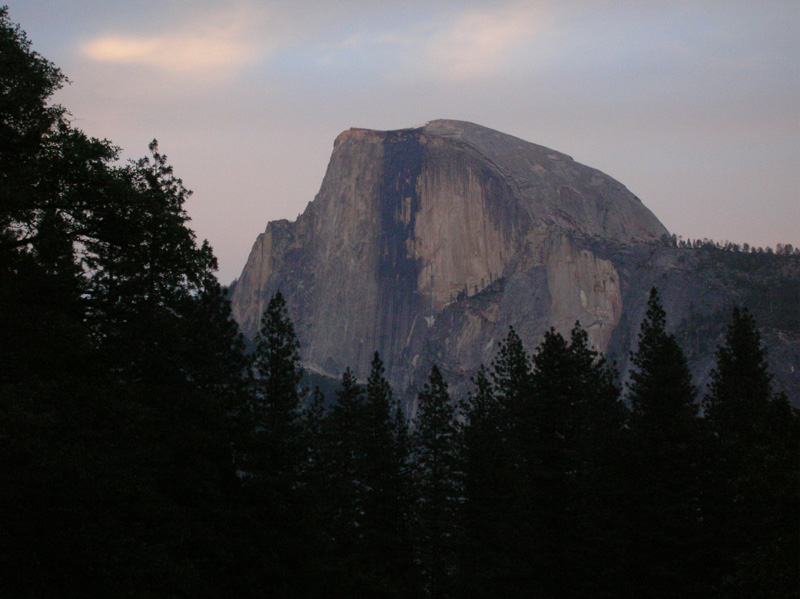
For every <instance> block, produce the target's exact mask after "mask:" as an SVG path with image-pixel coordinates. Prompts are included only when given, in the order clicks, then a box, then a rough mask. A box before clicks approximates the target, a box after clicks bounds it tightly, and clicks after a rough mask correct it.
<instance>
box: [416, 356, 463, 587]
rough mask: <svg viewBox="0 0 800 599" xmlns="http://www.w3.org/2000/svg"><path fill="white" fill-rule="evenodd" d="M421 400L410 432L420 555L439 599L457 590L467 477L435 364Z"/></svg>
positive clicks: (447, 396)
mask: <svg viewBox="0 0 800 599" xmlns="http://www.w3.org/2000/svg"><path fill="white" fill-rule="evenodd" d="M417 404H418V405H417V415H416V418H415V419H414V424H415V427H416V428H415V430H414V432H413V433H412V435H411V451H412V459H413V463H414V473H413V485H414V506H415V531H416V532H415V539H416V554H417V559H418V563H419V565H420V569H421V572H422V577H423V582H424V586H425V589H426V590H427V593H428V595H429V596H430V597H432V598H434V599H440V598H442V597H449V596H451V593H452V587H453V576H454V568H455V539H454V535H455V534H456V525H457V518H458V512H459V505H460V502H461V497H462V481H461V479H462V477H461V466H460V456H459V451H458V438H457V425H456V420H455V409H454V407H453V405H452V403H451V401H450V393H449V391H448V385H447V383H446V382H445V381H444V379H443V378H442V374H441V372H440V371H439V368H438V367H437V366H436V365H434V366H433V367H432V368H431V373H430V375H429V376H428V380H427V382H426V383H425V385H424V386H423V389H422V391H420V393H419V395H418V397H417Z"/></svg>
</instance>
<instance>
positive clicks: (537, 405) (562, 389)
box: [529, 323, 625, 597]
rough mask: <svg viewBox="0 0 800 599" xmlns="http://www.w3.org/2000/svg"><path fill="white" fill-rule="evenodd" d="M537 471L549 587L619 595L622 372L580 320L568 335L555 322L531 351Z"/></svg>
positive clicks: (567, 592) (571, 593) (543, 581)
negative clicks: (618, 469) (618, 470)
mask: <svg viewBox="0 0 800 599" xmlns="http://www.w3.org/2000/svg"><path fill="white" fill-rule="evenodd" d="M532 364H533V372H532V375H531V389H532V406H533V409H534V411H535V423H534V426H535V428H534V429H533V430H531V431H529V434H530V435H531V436H532V439H533V440H532V442H531V446H530V447H531V451H532V453H533V454H534V455H535V456H536V459H535V460H534V463H533V471H532V473H531V479H532V489H531V493H533V494H534V495H535V496H536V497H537V502H536V508H535V514H534V518H535V520H536V521H537V522H538V525H537V537H538V543H537V544H538V545H539V552H540V554H541V562H540V564H539V566H538V568H537V570H538V571H539V572H540V574H539V576H538V578H539V583H538V584H540V585H542V586H543V587H544V590H543V592H544V593H545V594H554V593H556V594H560V595H561V596H564V597H579V596H584V597H598V596H604V595H605V596H614V594H615V593H616V592H617V577H616V574H617V571H616V567H615V560H614V559H613V558H612V557H611V556H612V555H614V553H615V552H616V551H618V550H619V544H618V543H616V542H615V537H616V530H617V528H618V525H619V517H618V515H617V514H616V502H617V500H618V496H617V488H618V486H619V480H618V478H619V477H618V476H617V474H616V468H615V463H616V462H617V461H618V460H619V457H620V455H619V450H618V444H619V440H620V434H621V431H622V427H623V423H624V415H625V412H624V408H623V406H622V403H621V402H620V397H619V396H620V390H619V387H618V386H617V384H616V373H615V372H614V370H613V369H612V368H610V367H609V366H608V364H607V363H606V362H605V359H604V358H603V357H602V356H600V355H599V354H598V352H596V351H595V350H593V349H591V348H590V347H589V342H588V335H587V333H586V331H585V330H583V329H582V328H581V327H580V324H579V323H576V325H575V327H574V328H573V330H572V331H571V335H570V340H569V341H568V342H567V341H566V340H565V339H564V338H563V337H562V336H561V335H560V334H559V333H556V332H555V330H553V329H551V330H550V331H548V332H547V333H545V336H544V339H543V341H542V343H541V344H540V345H539V347H538V348H537V351H536V352H535V354H534V355H533V358H532Z"/></svg>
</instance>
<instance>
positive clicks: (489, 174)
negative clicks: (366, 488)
mask: <svg viewBox="0 0 800 599" xmlns="http://www.w3.org/2000/svg"><path fill="white" fill-rule="evenodd" d="M666 234H667V230H666V229H665V228H664V226H663V225H662V224H661V223H660V222H659V221H658V219H657V218H656V217H655V216H654V215H653V214H652V213H651V212H650V211H649V210H648V209H647V208H646V207H645V206H644V205H643V204H642V203H641V201H639V199H638V198H636V197H635V196H634V195H633V194H632V193H631V192H629V191H628V190H627V189H626V188H625V187H624V186H623V185H622V184H620V183H619V182H617V181H615V180H614V179H612V178H610V177H608V176H607V175H604V174H603V173H601V172H600V171H598V170H596V169H592V168H590V167H587V166H584V165H581V164H578V163H577V162H575V161H574V160H572V159H571V158H570V157H569V156H566V155H564V154H561V153H559V152H555V151H553V150H549V149H547V148H544V147H542V146H538V145H535V144H531V143H528V142H525V141H523V140H520V139H517V138H515V137H512V136H509V135H505V134H503V133H499V132H497V131H493V130H491V129H487V128H485V127H480V126H478V125H474V124H471V123H465V122H460V121H448V120H440V121H432V122H430V123H428V124H427V125H425V126H424V127H421V128H418V129H405V130H399V131H372V130H365V129H350V130H349V131H345V132H344V133H342V134H341V135H339V137H338V138H337V139H336V141H335V143H334V149H333V154H332V156H331V159H330V163H329V165H328V169H327V172H326V174H325V178H324V180H323V182H322V186H321V188H320V191H319V193H318V194H317V196H316V198H315V199H314V201H313V202H311V203H309V204H308V207H307V208H306V210H305V212H304V213H303V214H301V215H300V216H299V217H298V218H297V220H296V221H295V222H288V221H276V222H271V223H269V224H268V225H267V229H266V231H265V232H264V233H263V234H261V235H260V236H259V237H258V239H257V240H256V243H255V244H254V246H253V249H252V251H251V253H250V257H249V259H248V261H247V264H246V265H245V268H244V270H243V272H242V275H241V277H240V278H239V280H238V282H237V284H236V287H235V289H234V293H233V297H232V308H233V313H234V317H235V318H236V320H237V321H238V322H239V324H240V326H241V327H242V330H243V331H244V333H245V334H246V335H247V336H250V337H252V336H253V335H254V334H255V333H256V331H257V330H258V324H259V320H260V316H261V314H262V312H263V310H264V309H265V308H266V305H267V303H268V301H269V298H270V297H271V296H272V294H273V293H274V292H275V291H277V290H278V289H280V290H281V291H282V293H283V294H284V296H286V298H287V304H288V306H289V311H290V316H291V317H292V318H293V319H294V321H295V324H296V327H297V332H298V337H299V339H300V342H301V355H302V360H303V362H304V365H305V366H306V367H307V368H309V369H311V370H314V371H317V372H321V373H323V374H328V375H330V376H339V375H340V374H341V372H342V370H343V369H344V368H345V367H346V366H349V367H350V368H352V369H353V370H354V371H355V373H356V374H357V376H359V377H361V378H363V377H365V376H366V374H367V372H368V368H369V363H370V360H371V358H372V355H373V352H374V351H376V350H377V351H379V352H380V353H381V356H382V358H383V360H384V362H385V364H386V369H387V378H388V379H389V380H390V382H391V383H392V384H393V385H394V386H395V388H396V389H398V390H400V391H401V392H403V391H404V390H406V389H409V388H413V386H414V385H415V384H416V383H417V382H418V381H419V380H420V379H421V378H422V377H423V376H425V375H427V372H428V371H429V368H430V364H431V363H433V362H436V363H438V364H439V365H440V367H442V369H443V371H444V372H446V373H447V374H448V375H449V377H450V379H451V380H452V381H453V382H454V386H455V387H456V389H457V390H460V389H461V388H463V387H464V386H465V385H466V383H467V381H468V378H469V376H470V374H471V373H472V372H473V371H474V370H475V368H477V366H478V365H479V364H480V363H487V364H488V363H489V362H490V361H491V360H492V358H493V357H494V353H495V351H496V347H497V343H498V342H499V341H500V340H501V339H502V338H503V337H504V336H505V334H506V333H507V331H508V327H509V326H510V325H513V326H514V327H515V329H516V330H517V331H518V332H519V333H520V336H521V337H522V339H523V341H525V342H526V344H527V347H528V348H529V349H530V350H533V348H534V347H535V346H536V345H537V344H538V343H539V341H540V340H541V336H542V334H543V333H544V332H545V331H546V330H547V329H548V328H549V327H551V326H552V327H555V328H556V330H558V331H560V332H562V333H564V334H566V333H568V332H569V330H570V329H571V328H572V327H573V326H574V324H575V322H576V321H580V323H581V325H582V326H583V327H584V328H586V329H587V330H588V332H589V337H590V340H591V342H592V343H593V344H594V346H595V347H596V348H598V349H600V350H602V351H608V352H609V353H610V354H611V355H612V356H616V357H617V358H618V359H619V360H620V362H621V365H622V367H623V369H624V368H625V367H626V363H627V351H628V349H629V346H630V343H631V342H632V341H633V340H635V331H636V330H638V322H639V321H638V320H637V317H638V318H640V317H641V313H642V312H643V309H644V304H645V301H646V297H647V292H648V291H649V285H651V284H658V283H659V278H660V277H662V275H663V276H666V277H673V276H677V274H678V273H683V272H684V270H685V269H683V270H682V269H681V268H678V266H680V265H676V264H673V263H672V262H670V260H671V258H665V257H663V256H662V254H663V251H661V250H660V249H659V248H660V247H661V246H659V240H660V239H661V238H662V237H663V236H665V235H666ZM659 252H661V253H659ZM656 254H658V256H661V257H660V258H657V259H655V261H654V256H655V255H656ZM659 259H660V260H661V261H662V262H664V263H663V264H660V263H658V260H659ZM648 261H649V262H648ZM673 271H674V272H673ZM684 274H685V273H684ZM684 279H686V280H683V279H682V284H683V285H689V286H691V285H696V284H698V283H697V281H696V280H695V279H696V277H695V278H693V275H691V276H689V275H686V276H684ZM682 289H683V291H680V292H676V293H678V295H680V294H681V293H685V294H690V293H691V291H689V290H688V289H687V288H686V287H683V288H682ZM673 295H674V294H673ZM673 295H670V294H669V293H668V294H667V301H668V302H669V303H673V304H675V305H680V298H679V297H673ZM712 295H713V294H712ZM725 298H726V296H725V293H722V294H721V295H720V294H717V295H713V298H712V300H709V301H710V302H711V304H713V306H714V309H717V308H719V307H720V306H722V305H726V304H725V302H726V301H727V300H726V299H725ZM668 308H669V306H668ZM790 345H791V343H790ZM412 408H413V406H412Z"/></svg>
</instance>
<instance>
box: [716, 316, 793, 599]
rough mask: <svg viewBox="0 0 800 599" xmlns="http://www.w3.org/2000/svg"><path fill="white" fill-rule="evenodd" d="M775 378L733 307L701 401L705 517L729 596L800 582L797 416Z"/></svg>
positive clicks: (785, 592) (785, 588)
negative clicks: (705, 433) (706, 430)
mask: <svg viewBox="0 0 800 599" xmlns="http://www.w3.org/2000/svg"><path fill="white" fill-rule="evenodd" d="M771 382H772V376H771V374H770V373H769V370H768V364H767V356H766V349H765V348H764V346H763V344H762V341H761V336H760V334H759V332H758V329H757V328H756V324H755V319H754V318H753V316H752V315H751V314H750V312H749V311H748V310H747V309H743V310H740V309H739V308H734V309H733V315H732V319H731V322H730V324H729V326H728V329H727V332H726V335H725V341H724V343H723V344H722V345H720V346H719V347H718V348H717V360H716V365H715V367H714V369H713V370H712V371H711V382H710V384H709V392H708V394H707V395H706V397H705V399H704V406H705V413H706V421H707V425H708V428H709V430H710V432H711V436H710V437H709V438H708V441H707V450H706V455H708V456H709V458H710V464H709V468H708V476H707V479H706V481H705V482H706V484H705V487H706V492H705V503H706V506H707V508H706V512H707V518H706V520H707V522H708V527H709V529H710V533H709V534H710V535H711V536H712V538H713V542H714V554H715V556H716V557H717V558H718V559H717V560H716V563H715V565H716V567H717V568H718V569H719V570H718V574H717V576H718V578H719V579H720V580H721V581H722V588H723V589H724V592H725V593H726V596H730V597H752V596H756V595H759V596H765V597H767V596H774V597H783V596H789V595H790V594H791V592H792V590H794V589H797V588H798V584H800V573H799V572H798V571H799V570H800V563H798V560H797V558H796V556H797V555H800V520H799V518H800V515H799V514H798V509H797V500H798V497H800V428H799V425H800V419H798V417H797V414H796V412H793V411H792V410H791V408H789V406H788V404H787V403H786V400H785V396H782V395H780V394H779V395H773V393H772V384H771ZM790 556H795V557H790Z"/></svg>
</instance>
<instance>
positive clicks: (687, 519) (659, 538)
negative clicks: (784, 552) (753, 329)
mask: <svg viewBox="0 0 800 599" xmlns="http://www.w3.org/2000/svg"><path fill="white" fill-rule="evenodd" d="M631 361H632V363H633V367H634V369H633V371H632V373H631V380H630V382H629V384H628V400H629V401H630V404H631V408H632V413H631V417H630V449H629V461H628V482H629V485H630V487H629V488H628V489H627V490H626V493H627V500H628V502H629V514H628V515H629V518H628V524H629V528H628V534H629V535H630V547H629V549H630V553H629V556H628V563H629V564H630V567H631V572H630V579H631V583H632V584H631V591H632V593H633V596H642V595H643V594H644V595H648V596H651V597H675V596H678V595H680V596H699V595H702V593H703V585H704V582H705V579H706V578H707V576H708V574H707V573H706V572H704V571H703V570H702V568H700V567H699V566H700V565H701V563H699V562H698V555H699V554H700V553H702V551H701V547H700V540H701V530H700V513H699V482H698V477H699V469H698V460H699V455H700V454H699V445H698V441H699V425H698V420H697V417H696V414H697V406H696V405H695V403H694V398H695V389H694V387H693V386H692V383H691V374H690V372H689V368H688V366H687V362H686V357H685V356H684V354H683V351H682V350H681V349H680V347H679V346H678V343H677V341H676V340H675V337H674V336H673V335H672V334H670V333H667V331H666V313H665V312H664V309H663V308H662V306H661V302H660V298H659V295H658V292H657V291H656V289H655V288H653V289H652V290H651V292H650V298H649V300H648V304H647V312H646V314H645V318H644V320H643V322H642V325H641V330H640V333H639V344H638V348H637V350H636V352H635V353H633V354H632V356H631Z"/></svg>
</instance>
